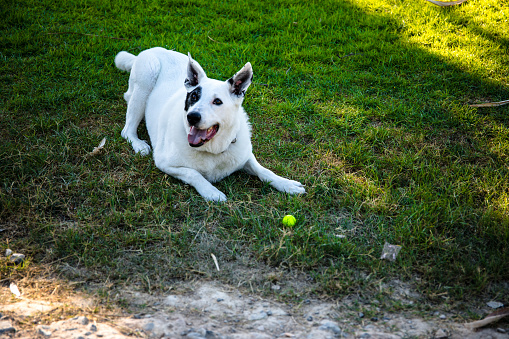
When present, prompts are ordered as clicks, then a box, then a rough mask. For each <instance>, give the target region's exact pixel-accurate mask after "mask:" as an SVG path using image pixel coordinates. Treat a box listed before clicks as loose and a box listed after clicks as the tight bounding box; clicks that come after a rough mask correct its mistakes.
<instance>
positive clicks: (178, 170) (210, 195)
mask: <svg viewBox="0 0 509 339" xmlns="http://www.w3.org/2000/svg"><path fill="white" fill-rule="evenodd" d="M158 167H159V166H158ZM159 168H160V169H161V170H162V171H163V172H164V173H166V174H169V175H171V176H172V177H174V178H177V179H180V180H182V181H183V182H185V183H186V184H189V185H191V186H193V187H194V188H195V189H196V190H197V191H198V193H200V195H201V196H202V197H203V198H205V200H210V201H226V195H224V193H223V192H221V191H220V190H218V189H217V188H215V187H214V186H213V185H212V184H211V183H210V182H209V181H208V180H207V179H205V178H204V177H203V175H201V174H200V173H199V172H198V171H196V170H194V169H192V168H188V167H159Z"/></svg>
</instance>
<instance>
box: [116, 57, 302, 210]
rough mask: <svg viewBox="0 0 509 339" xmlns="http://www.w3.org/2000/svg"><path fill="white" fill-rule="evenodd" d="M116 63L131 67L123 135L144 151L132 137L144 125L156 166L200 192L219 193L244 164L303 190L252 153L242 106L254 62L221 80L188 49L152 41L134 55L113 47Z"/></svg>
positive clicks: (279, 185)
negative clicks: (153, 44) (220, 186)
mask: <svg viewBox="0 0 509 339" xmlns="http://www.w3.org/2000/svg"><path fill="white" fill-rule="evenodd" d="M115 64H116V66H117V67H118V68H119V69H121V70H124V71H130V72H131V75H130V77H129V88H128V90H127V92H126V93H125V94H124V98H125V100H126V101H127V114H126V122H125V127H124V129H123V130H122V137H124V138H125V139H126V140H128V141H129V142H130V143H131V144H132V146H133V148H134V151H135V152H136V153H140V154H142V155H146V154H148V153H150V146H149V145H148V144H147V143H146V142H145V141H143V140H140V139H139V138H138V133H137V129H138V125H139V123H140V122H141V120H142V119H143V118H145V122H146V125H147V130H148V134H149V136H150V142H151V144H152V148H153V156H154V161H155V164H156V166H157V167H158V168H159V169H160V170H161V171H163V172H165V173H167V174H169V175H171V176H173V177H175V178H178V179H180V180H182V181H183V182H185V183H188V184H190V185H191V186H193V187H194V188H196V190H197V191H198V193H200V194H201V196H203V197H204V198H205V199H207V200H212V201H225V200H226V196H225V195H224V194H223V193H222V192H221V191H219V190H218V189H217V188H215V187H214V186H213V185H212V184H211V182H216V181H218V180H221V179H223V178H225V177H226V176H228V175H230V174H231V173H233V172H235V171H237V170H240V169H243V170H245V171H246V172H248V173H250V174H253V175H257V176H258V177H259V178H260V179H261V180H262V181H265V182H269V183H270V184H271V185H272V186H274V187H275V188H276V189H278V190H280V191H283V192H287V193H290V194H300V193H305V190H304V187H303V186H302V184H301V183H299V182H297V181H293V180H288V179H285V178H282V177H280V176H278V175H276V174H274V173H273V172H271V171H269V170H268V169H266V168H264V167H263V166H261V165H260V164H259V163H258V162H257V161H256V158H255V157H254V155H253V152H252V146H251V127H250V125H249V122H248V117H247V115H246V113H245V112H244V109H243V108H242V101H243V99H244V94H245V92H246V90H247V88H248V87H249V85H250V84H251V80H252V78H253V70H252V68H251V64H250V63H247V64H246V65H245V66H244V67H243V68H242V69H241V70H240V71H239V72H238V73H237V74H235V75H234V76H233V77H232V78H230V79H228V80H227V81H225V82H223V81H219V80H214V79H209V78H208V77H207V75H206V74H205V72H204V71H203V69H202V67H201V66H200V65H199V64H198V63H197V62H196V61H194V60H193V59H192V58H191V56H190V55H189V56H185V55H184V54H181V53H177V52H174V51H169V50H166V49H164V48H152V49H148V50H145V51H143V52H141V53H140V54H139V55H138V56H134V55H132V54H130V53H128V52H120V53H118V54H117V56H116V57H115Z"/></svg>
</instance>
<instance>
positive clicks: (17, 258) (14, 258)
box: [10, 253, 25, 265]
mask: <svg viewBox="0 0 509 339" xmlns="http://www.w3.org/2000/svg"><path fill="white" fill-rule="evenodd" d="M10 260H11V261H12V262H13V263H15V264H16V265H19V264H21V263H22V262H23V261H24V260H25V255H24V254H20V253H14V254H12V255H11V258H10Z"/></svg>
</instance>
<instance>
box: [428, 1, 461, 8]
mask: <svg viewBox="0 0 509 339" xmlns="http://www.w3.org/2000/svg"><path fill="white" fill-rule="evenodd" d="M426 1H428V2H431V3H432V4H434V5H437V6H442V7H445V6H454V5H459V4H461V3H464V2H465V1H467V0H457V1H434V0H426Z"/></svg>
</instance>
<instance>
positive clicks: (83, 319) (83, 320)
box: [72, 316, 88, 325]
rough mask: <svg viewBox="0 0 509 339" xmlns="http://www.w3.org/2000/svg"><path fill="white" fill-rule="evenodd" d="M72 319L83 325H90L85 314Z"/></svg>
mask: <svg viewBox="0 0 509 339" xmlns="http://www.w3.org/2000/svg"><path fill="white" fill-rule="evenodd" d="M72 320H73V321H75V322H77V323H78V324H81V325H88V318H87V317H85V316H80V317H74V318H72Z"/></svg>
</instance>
